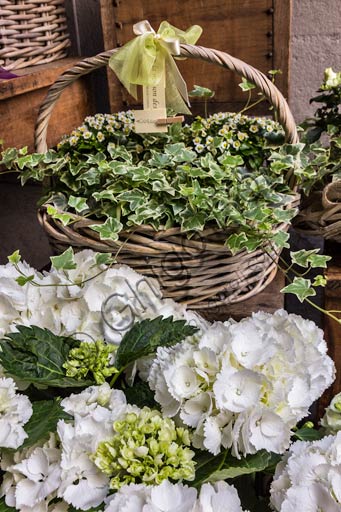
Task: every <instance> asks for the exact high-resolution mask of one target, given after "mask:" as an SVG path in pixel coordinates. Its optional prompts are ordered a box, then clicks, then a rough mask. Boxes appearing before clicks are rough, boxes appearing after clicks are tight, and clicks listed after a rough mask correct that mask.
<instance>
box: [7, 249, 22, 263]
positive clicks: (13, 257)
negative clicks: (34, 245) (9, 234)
mask: <svg viewBox="0 0 341 512" xmlns="http://www.w3.org/2000/svg"><path fill="white" fill-rule="evenodd" d="M7 259H8V261H9V263H12V264H13V265H16V264H17V263H19V261H21V256H20V252H19V249H17V250H16V251H14V252H12V254H10V256H7Z"/></svg>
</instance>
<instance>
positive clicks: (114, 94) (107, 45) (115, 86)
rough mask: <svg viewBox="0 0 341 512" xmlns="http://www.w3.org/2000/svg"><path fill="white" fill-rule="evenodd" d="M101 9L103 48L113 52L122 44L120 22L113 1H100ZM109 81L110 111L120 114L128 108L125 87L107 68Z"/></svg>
mask: <svg viewBox="0 0 341 512" xmlns="http://www.w3.org/2000/svg"><path fill="white" fill-rule="evenodd" d="M100 7H101V24H102V33H103V47H104V49H105V50H111V49H112V48H116V47H117V46H118V44H120V42H119V41H118V39H117V32H118V29H119V27H120V25H119V22H118V21H115V19H116V15H115V8H114V2H113V1H112V0H100ZM107 80H108V94H109V105H110V110H111V112H118V111H120V110H122V109H124V108H125V107H126V101H125V96H124V93H123V86H122V84H121V83H120V81H119V80H118V79H117V77H116V75H115V73H114V72H113V71H112V70H111V69H110V68H109V67H107Z"/></svg>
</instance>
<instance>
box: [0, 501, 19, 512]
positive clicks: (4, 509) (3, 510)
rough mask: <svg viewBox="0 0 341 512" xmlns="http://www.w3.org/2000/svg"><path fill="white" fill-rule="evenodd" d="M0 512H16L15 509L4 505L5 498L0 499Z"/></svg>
mask: <svg viewBox="0 0 341 512" xmlns="http://www.w3.org/2000/svg"><path fill="white" fill-rule="evenodd" d="M0 512H17V509H16V508H14V507H9V506H8V505H6V503H5V498H1V499H0Z"/></svg>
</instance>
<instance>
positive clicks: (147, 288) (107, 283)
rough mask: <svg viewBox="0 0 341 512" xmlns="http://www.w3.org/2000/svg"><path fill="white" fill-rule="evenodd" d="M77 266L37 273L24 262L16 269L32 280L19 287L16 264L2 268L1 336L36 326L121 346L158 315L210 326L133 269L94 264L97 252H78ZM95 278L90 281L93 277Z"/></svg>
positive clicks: (0, 293) (152, 281)
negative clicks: (134, 330)
mask: <svg viewBox="0 0 341 512" xmlns="http://www.w3.org/2000/svg"><path fill="white" fill-rule="evenodd" d="M74 259H75V263H76V265H77V268H76V269H74V270H55V269H52V270H51V271H50V272H44V273H43V274H42V273H39V272H37V271H36V270H34V269H33V268H31V267H29V265H27V264H26V263H19V264H18V269H19V270H20V271H21V272H22V273H23V274H24V275H26V276H31V275H32V276H33V277H34V282H35V283H37V284H38V285H40V286H35V285H33V284H32V283H27V284H25V285H24V286H20V285H19V284H18V283H17V282H16V279H17V278H18V277H19V276H20V273H19V272H18V270H17V269H16V268H15V267H14V265H12V264H10V263H8V264H7V265H3V266H0V337H2V336H4V335H5V334H6V333H8V332H10V331H14V330H15V329H16V327H15V325H16V324H23V325H37V326H39V327H42V328H47V329H49V330H50V331H52V332H53V333H55V334H58V335H75V337H77V338H79V339H84V340H85V341H89V340H91V339H93V340H96V339H99V338H103V336H104V337H105V339H106V340H107V341H108V342H112V343H119V342H120V340H121V338H122V336H123V335H124V334H125V332H126V331H127V330H129V329H130V328H131V327H132V326H133V324H134V323H135V322H136V321H138V320H143V319H145V318H155V317H157V316H164V317H168V316H171V315H173V317H174V319H186V320H187V321H188V322H191V323H194V324H195V325H198V326H202V327H205V325H207V322H205V321H204V320H202V319H201V317H199V316H198V315H196V314H195V313H192V312H190V311H188V312H187V311H186V309H185V307H184V306H182V305H180V304H176V303H175V302H174V301H173V300H171V299H162V294H161V291H160V286H159V284H158V283H157V281H156V280H154V279H150V278H146V277H143V276H141V275H140V274H137V273H136V272H135V271H134V270H132V269H131V268H129V267H127V266H125V265H123V266H118V265H117V266H113V267H111V268H109V269H107V270H106V266H105V265H103V264H100V265H98V264H96V253H95V252H93V251H91V250H83V251H81V252H79V253H77V254H75V257H74ZM91 277H92V279H90V278H91Z"/></svg>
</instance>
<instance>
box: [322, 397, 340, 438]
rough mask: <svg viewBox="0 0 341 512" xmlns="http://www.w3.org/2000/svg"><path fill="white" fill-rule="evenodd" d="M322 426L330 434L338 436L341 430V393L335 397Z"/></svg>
mask: <svg viewBox="0 0 341 512" xmlns="http://www.w3.org/2000/svg"><path fill="white" fill-rule="evenodd" d="M321 425H322V427H324V428H325V429H326V430H327V433H328V434H336V432H338V431H339V430H341V393H338V394H337V395H335V396H334V398H333V400H332V401H331V402H330V404H329V406H328V407H327V409H326V412H325V414H324V416H323V418H322V420H321Z"/></svg>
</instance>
